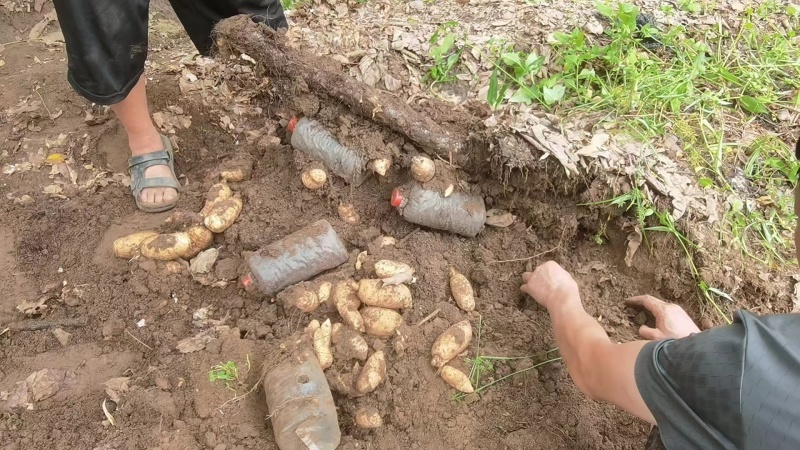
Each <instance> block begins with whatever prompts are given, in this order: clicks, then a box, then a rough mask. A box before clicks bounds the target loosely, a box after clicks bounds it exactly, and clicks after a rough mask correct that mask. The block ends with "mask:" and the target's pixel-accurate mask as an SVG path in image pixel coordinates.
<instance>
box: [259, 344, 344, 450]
mask: <svg viewBox="0 0 800 450" xmlns="http://www.w3.org/2000/svg"><path fill="white" fill-rule="evenodd" d="M264 392H265V395H266V398H267V406H268V407H269V414H270V417H271V419H270V420H271V421H272V430H273V432H274V433H275V442H276V443H277V444H278V447H279V448H280V449H281V450H334V449H335V448H336V447H337V446H338V445H339V441H340V440H341V437H342V434H341V431H340V430H339V421H338V418H337V415H336V405H335V404H334V402H333V396H332V395H331V389H330V387H329V386H328V381H327V380H326V379H325V374H324V373H323V372H322V368H321V367H320V365H319V361H317V358H316V356H314V352H313V351H311V349H309V348H307V347H301V348H298V349H297V350H296V351H295V352H294V354H293V355H292V356H291V357H290V358H289V359H288V360H286V361H284V362H282V363H281V364H279V365H278V366H276V367H275V368H274V369H272V370H271V371H270V372H268V373H267V374H266V376H265V377H264Z"/></svg>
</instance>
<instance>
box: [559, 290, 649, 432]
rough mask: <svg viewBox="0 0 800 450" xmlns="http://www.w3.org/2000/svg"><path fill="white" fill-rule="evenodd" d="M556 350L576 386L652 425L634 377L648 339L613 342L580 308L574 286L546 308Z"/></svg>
mask: <svg viewBox="0 0 800 450" xmlns="http://www.w3.org/2000/svg"><path fill="white" fill-rule="evenodd" d="M547 311H548V312H549V313H550V320H551V321H552V323H553V331H554V333H555V335H556V343H557V344H558V349H559V351H560V353H561V355H562V357H563V358H564V362H565V363H566V365H567V370H568V371H569V374H570V376H571V377H572V380H573V381H574V382H575V385H576V386H578V389H580V390H581V392H583V393H584V394H586V395H587V396H588V397H590V398H592V399H593V400H602V401H606V402H609V403H612V404H614V405H616V406H618V407H620V408H622V409H624V410H625V411H628V412H629V413H631V414H633V415H635V416H636V417H638V418H640V419H642V420H644V421H647V422H649V423H651V424H655V423H656V421H655V418H653V414H652V413H651V412H650V410H649V409H648V408H647V405H645V403H644V400H643V399H642V396H641V395H640V394H639V390H638V389H637V387H636V380H635V379H634V365H635V364H636V357H637V356H638V355H639V351H640V350H641V349H642V347H644V345H645V344H646V343H647V341H634V342H627V343H624V344H614V343H612V342H611V340H610V339H609V338H608V336H607V335H606V332H605V330H603V327H602V326H600V324H598V323H597V321H596V320H595V319H594V318H593V317H592V316H590V315H589V314H588V313H586V311H585V310H584V309H583V305H582V304H581V300H580V297H579V295H578V292H577V287H576V290H575V291H574V292H571V293H569V294H567V295H566V296H565V297H564V298H562V299H561V301H559V302H557V303H556V304H554V305H552V306H551V307H548V309H547Z"/></svg>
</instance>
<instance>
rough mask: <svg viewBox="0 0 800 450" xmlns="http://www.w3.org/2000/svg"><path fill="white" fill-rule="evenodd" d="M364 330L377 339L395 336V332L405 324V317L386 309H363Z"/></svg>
mask: <svg viewBox="0 0 800 450" xmlns="http://www.w3.org/2000/svg"><path fill="white" fill-rule="evenodd" d="M360 312H361V317H362V318H363V319H364V328H365V329H366V331H367V334H369V335H372V336H377V337H384V338H385V337H391V336H394V334H395V331H396V330H397V329H398V328H400V325H402V324H403V316H401V315H400V314H398V313H397V311H393V310H391V309H386V308H378V307H375V306H367V307H366V308H362V309H361V311H360Z"/></svg>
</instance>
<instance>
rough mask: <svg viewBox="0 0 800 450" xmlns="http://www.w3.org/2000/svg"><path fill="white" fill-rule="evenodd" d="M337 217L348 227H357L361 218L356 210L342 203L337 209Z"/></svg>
mask: <svg viewBox="0 0 800 450" xmlns="http://www.w3.org/2000/svg"><path fill="white" fill-rule="evenodd" d="M337 211H338V213H339V217H340V218H341V219H342V220H344V222H345V223H346V224H348V225H358V223H359V222H361V216H359V215H358V212H356V208H355V207H354V206H353V205H351V204H349V203H342V204H340V205H339V208H338V210H337Z"/></svg>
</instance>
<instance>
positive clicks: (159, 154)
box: [128, 136, 181, 213]
mask: <svg viewBox="0 0 800 450" xmlns="http://www.w3.org/2000/svg"><path fill="white" fill-rule="evenodd" d="M161 141H162V142H163V143H164V149H163V150H158V151H155V152H151V153H146V154H144V155H139V156H134V157H132V158H131V159H129V160H128V170H129V171H130V174H131V191H133V198H134V199H135V200H136V207H137V208H139V209H140V210H142V211H144V212H150V213H157V212H163V211H167V210H170V209H172V208H174V207H175V205H176V204H177V203H178V198H180V195H179V196H178V197H176V198H175V199H174V200H170V201H169V202H159V203H143V202H142V201H141V200H140V196H141V194H142V189H146V188H173V189H175V190H176V191H178V192H179V193H180V191H181V185H180V183H178V177H176V176H175V164H174V160H175V158H174V155H173V153H172V144H171V143H170V142H169V139H167V138H166V137H165V136H161ZM152 166H169V170H170V171H171V172H172V178H168V177H153V178H145V176H144V171H145V170H147V169H148V168H149V167H152Z"/></svg>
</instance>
